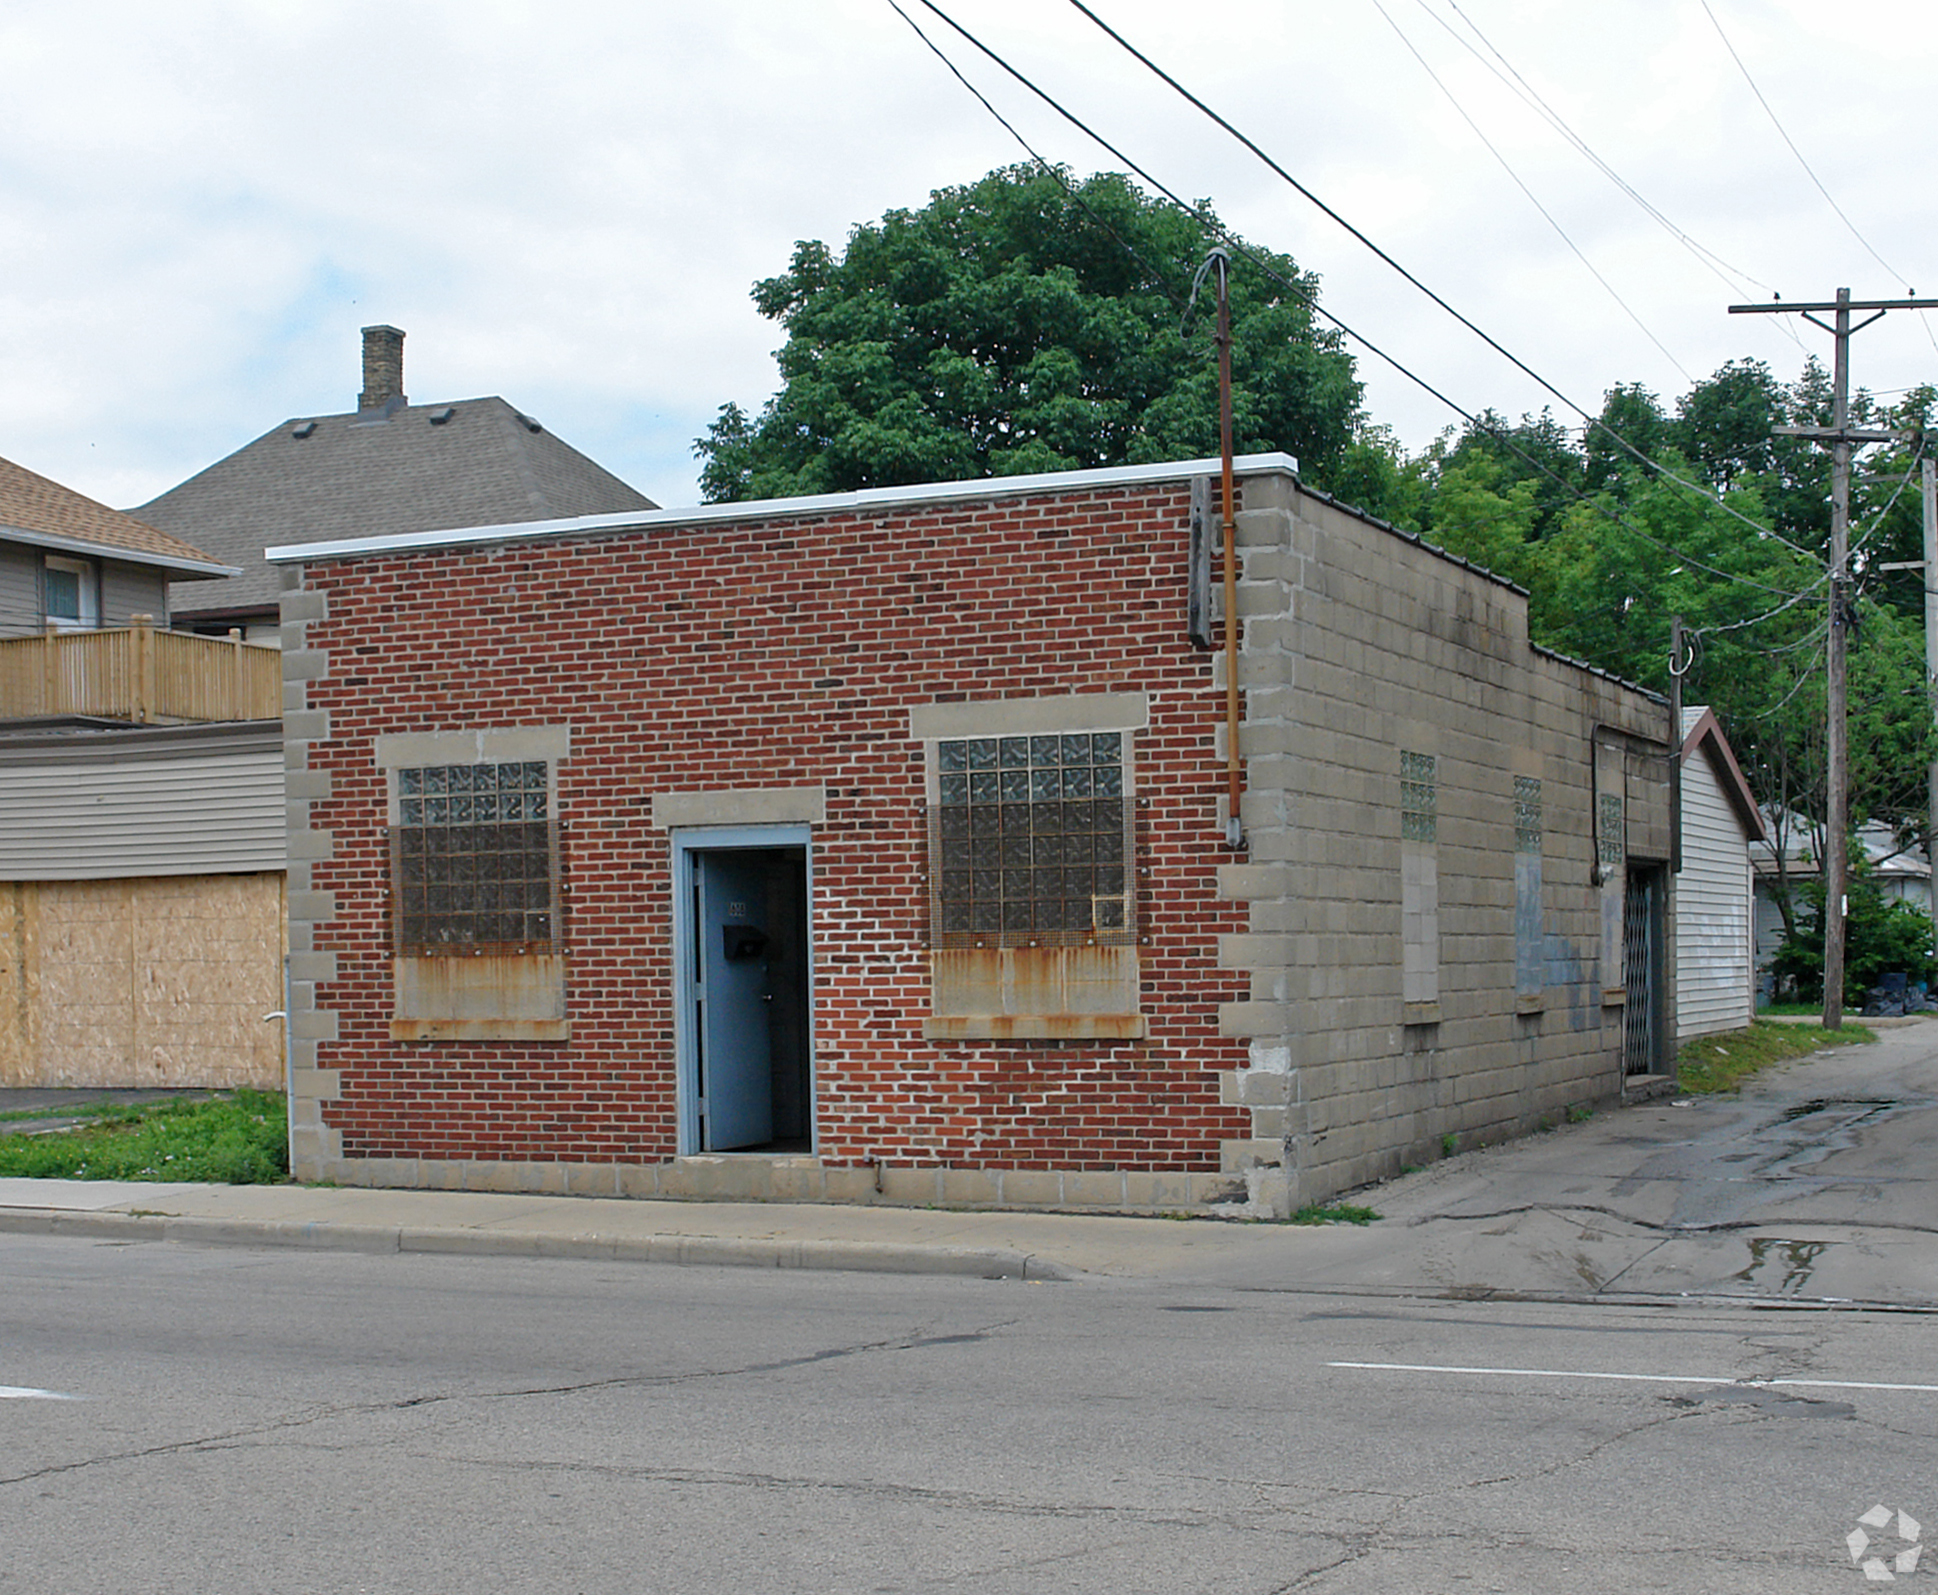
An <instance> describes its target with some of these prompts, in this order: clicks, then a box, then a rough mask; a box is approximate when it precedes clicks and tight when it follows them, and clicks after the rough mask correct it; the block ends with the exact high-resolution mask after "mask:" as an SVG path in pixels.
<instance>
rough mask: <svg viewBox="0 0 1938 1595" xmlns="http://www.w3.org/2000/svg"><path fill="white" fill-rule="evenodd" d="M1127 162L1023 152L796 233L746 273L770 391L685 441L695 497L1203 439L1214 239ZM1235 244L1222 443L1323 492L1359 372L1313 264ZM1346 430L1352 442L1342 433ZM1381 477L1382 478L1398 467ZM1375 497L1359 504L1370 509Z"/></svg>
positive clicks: (807, 487)
mask: <svg viewBox="0 0 1938 1595" xmlns="http://www.w3.org/2000/svg"><path fill="white" fill-rule="evenodd" d="M1216 231H1217V228H1216V219H1215V217H1213V216H1212V214H1211V212H1210V211H1209V209H1205V210H1203V211H1202V213H1201V214H1199V215H1196V216H1192V215H1185V214H1183V213H1181V212H1180V211H1178V210H1177V209H1176V208H1175V207H1173V206H1170V205H1168V204H1165V203H1162V202H1160V201H1157V200H1153V199H1151V198H1149V197H1148V196H1146V195H1145V194H1143V193H1142V192H1141V191H1140V190H1139V189H1138V188H1137V187H1136V186H1135V185H1134V184H1132V183H1131V182H1130V181H1129V180H1128V179H1126V178H1124V177H1121V176H1114V175H1108V174H1106V175H1099V176H1095V177H1091V178H1088V179H1086V180H1084V181H1082V182H1077V181H1075V180H1074V179H1071V178H1070V177H1069V176H1068V174H1062V175H1061V177H1059V176H1054V175H1051V174H1050V173H1047V172H1044V171H1041V170H1039V169H1037V168H1035V167H1029V166H1016V167H1010V168H1007V169H1004V170H1001V171H996V172H992V173H990V174H989V175H988V176H987V177H984V178H982V179H981V180H980V181H978V182H975V183H971V184H969V185H967V186H965V187H960V188H943V189H938V190H937V191H936V192H935V193H934V194H933V195H932V196H931V198H930V201H929V203H928V205H926V206H925V207H924V208H923V209H921V210H919V211H908V210H893V211H889V212H888V213H887V214H886V215H884V216H883V217H882V219H881V220H880V221H879V222H874V223H869V224H865V225H863V226H859V227H857V228H855V229H854V231H853V232H852V233H851V234H850V235H849V238H848V244H847V248H846V250H845V251H843V252H842V253H841V254H839V255H837V254H836V253H835V252H834V251H833V250H831V249H829V248H828V246H827V245H826V244H824V243H820V242H816V241H806V242H802V243H799V244H797V245H796V246H795V249H794V255H793V259H792V261H791V262H790V263H789V266H788V269H787V270H786V271H785V272H784V273H782V274H781V275H780V276H778V277H770V278H768V279H766V280H765V281H763V282H760V283H758V284H756V285H755V288H754V292H753V298H754V303H755V306H756V307H757V308H758V309H759V311H760V313H761V314H762V315H764V316H766V317H768V318H769V319H770V320H773V321H777V322H779V323H780V324H781V326H783V327H784V328H785V329H786V331H787V340H786V342H785V343H784V344H783V346H782V347H781V348H780V349H779V350H778V351H777V353H776V359H777V360H778V362H779V365H780V373H781V379H782V386H781V389H780V391H779V392H778V393H776V394H775V395H774V396H773V397H772V398H771V399H769V400H768V401H767V403H766V404H765V405H764V406H763V407H762V409H761V411H760V413H759V414H758V415H753V416H750V415H749V414H748V413H747V412H746V411H744V410H742V409H741V408H740V407H739V406H738V405H734V404H728V405H724V406H722V408H721V411H720V413H719V415H718V416H717V417H716V419H715V420H714V422H713V423H712V425H711V426H710V427H709V428H708V430H707V434H706V436H704V437H702V438H700V439H699V440H698V441H697V443H696V444H695V451H696V453H698V454H699V456H700V457H701V459H702V461H703V462H704V463H703V466H702V469H701V473H700V485H701V491H702V494H703V495H704V497H705V498H706V499H707V500H708V501H709V502H719V501H722V500H728V499H744V498H767V497H777V496H785V495H789V494H797V493H826V492H842V491H849V490H853V489H857V488H866V487H882V486H892V485H896V484H901V483H908V482H922V481H950V480H959V479H963V478H970V477H980V476H1008V475H1016V474H1020V473H1027V472H1034V471H1059V470H1071V469H1079V468H1082V467H1086V466H1103V465H1117V464H1136V463H1141V462H1146V461H1153V460H1166V459H1180V458H1192V457H1197V456H1204V455H1210V454H1215V453H1216V452H1217V451H1218V374H1217V361H1216V355H1215V350H1214V347H1213V342H1212V326H1213V314H1214V312H1213V303H1212V299H1211V296H1210V293H1209V290H1207V291H1206V293H1205V295H1204V296H1203V297H1202V298H1201V299H1200V301H1199V303H1198V305H1197V307H1196V309H1195V311H1194V313H1193V314H1192V316H1191V317H1190V318H1189V321H1188V332H1189V337H1188V339H1187V338H1186V337H1182V336H1180V327H1181V325H1187V323H1186V319H1185V316H1184V310H1185V305H1186V302H1187V298H1188V295H1189V291H1190V285H1191V280H1192V277H1193V274H1194V273H1195V272H1196V270H1197V268H1198V266H1199V264H1200V262H1201V261H1202V260H1203V258H1204V256H1205V253H1206V250H1207V247H1208V245H1209V244H1210V243H1211V242H1212V241H1213V239H1214V237H1215V236H1216ZM1251 253H1252V254H1255V255H1257V256H1258V257H1259V258H1260V259H1262V260H1264V261H1267V262H1269V264H1270V265H1271V267H1272V270H1273V272H1275V273H1276V274H1277V276H1278V277H1280V278H1283V279H1285V281H1287V282H1290V283H1292V284H1295V285H1296V287H1295V288H1293V289H1288V288H1287V287H1286V286H1284V284H1283V283H1282V282H1280V281H1277V280H1275V279H1274V277H1273V276H1271V275H1268V274H1267V273H1266V272H1265V271H1263V270H1261V269H1259V267H1257V266H1254V265H1253V264H1252V263H1251V262H1250V261H1249V260H1247V259H1246V258H1245V256H1244V254H1243V253H1240V252H1236V251H1235V252H1234V255H1233V262H1232V269H1231V303H1232V332H1233V354H1232V368H1233V373H1232V374H1233V412H1234V427H1233V430H1234V442H1235V445H1236V447H1237V449H1238V451H1239V452H1240V453H1250V452H1258V451H1267V450H1283V451H1285V452H1287V453H1290V454H1292V455H1294V456H1296V457H1297V458H1298V459H1299V461H1300V464H1301V466H1302V468H1303V469H1304V471H1305V472H1306V474H1307V476H1308V479H1309V480H1311V481H1312V482H1313V483H1314V484H1315V485H1318V486H1321V487H1323V486H1325V485H1326V484H1327V482H1328V481H1329V479H1330V475H1331V473H1332V472H1334V471H1335V470H1337V469H1340V468H1342V467H1346V466H1348V465H1350V466H1351V468H1352V469H1351V470H1350V471H1349V472H1348V474H1349V475H1352V476H1353V478H1354V480H1355V481H1360V480H1365V481H1374V482H1377V481H1378V480H1380V476H1379V467H1380V465H1381V455H1382V446H1381V442H1380V440H1379V438H1378V437H1377V436H1375V435H1367V436H1365V437H1361V415H1360V388H1359V383H1358V380H1357V378H1356V376H1355V375H1354V370H1353V363H1352V360H1351V358H1350V357H1349V356H1348V355H1347V354H1346V352H1345V350H1344V349H1343V348H1342V347H1341V343H1340V339H1339V336H1338V334H1337V333H1335V332H1332V331H1329V330H1327V329H1325V328H1323V327H1321V326H1319V325H1317V324H1316V323H1315V320H1314V316H1313V312H1312V309H1311V305H1310V303H1309V301H1310V300H1312V299H1315V298H1316V296H1317V293H1318V282H1317V279H1316V278H1314V277H1312V276H1311V275H1309V274H1306V273H1302V272H1300V271H1299V269H1298V268H1297V267H1296V266H1295V265H1294V264H1293V262H1292V261H1291V260H1289V259H1287V258H1286V257H1284V256H1280V255H1272V254H1270V253H1269V252H1267V251H1264V250H1253V251H1251ZM1356 439H1359V441H1361V442H1362V443H1363V445H1364V447H1362V448H1361V449H1360V450H1359V451H1358V452H1357V453H1356V454H1353V455H1352V456H1351V457H1350V459H1349V450H1351V449H1352V448H1353V445H1354V444H1355V440H1356ZM1395 486H1397V481H1396V483H1395ZM1376 512H1377V511H1376Z"/></svg>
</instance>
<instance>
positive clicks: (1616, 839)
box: [1598, 792, 1628, 865]
mask: <svg viewBox="0 0 1938 1595" xmlns="http://www.w3.org/2000/svg"><path fill="white" fill-rule="evenodd" d="M1601 799H1602V806H1601V807H1602V811H1601V826H1600V830H1601V835H1600V837H1599V838H1598V842H1599V848H1598V855H1599V857H1600V859H1601V861H1602V863H1604V864H1608V865H1615V864H1619V863H1621V862H1622V860H1623V858H1624V857H1626V856H1627V852H1628V849H1627V847H1626V845H1625V838H1624V837H1623V835H1622V829H1623V827H1622V800H1621V797H1620V795H1619V794H1617V793H1614V792H1604V793H1602V795H1601Z"/></svg>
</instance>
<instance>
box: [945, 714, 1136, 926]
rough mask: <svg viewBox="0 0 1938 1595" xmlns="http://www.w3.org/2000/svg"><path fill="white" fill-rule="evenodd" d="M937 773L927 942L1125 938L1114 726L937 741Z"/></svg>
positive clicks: (1125, 836)
mask: <svg viewBox="0 0 1938 1595" xmlns="http://www.w3.org/2000/svg"><path fill="white" fill-rule="evenodd" d="M936 779H937V798H938V801H937V802H936V804H935V806H934V808H933V809H932V810H931V812H930V828H931V837H930V858H931V861H932V862H931V869H930V881H931V897H932V899H933V904H932V907H933V924H934V932H935V940H936V944H937V945H938V946H946V947H974V946H994V947H1002V946H1032V945H1036V946H1045V945H1065V946H1074V945H1083V944H1086V943H1101V944H1111V945H1128V944H1129V943H1130V942H1131V941H1132V940H1133V939H1134V924H1133V920H1134V909H1133V901H1132V891H1131V874H1130V871H1131V819H1132V811H1131V804H1130V801H1129V795H1128V793H1127V792H1126V790H1125V786H1126V782H1125V738H1124V733H1122V732H1121V731H1099V732H1079V733H1072V734H1065V735H1056V736H1014V737H971V738H967V739H965V740H962V741H956V742H939V743H937V744H936Z"/></svg>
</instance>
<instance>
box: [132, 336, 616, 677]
mask: <svg viewBox="0 0 1938 1595" xmlns="http://www.w3.org/2000/svg"><path fill="white" fill-rule="evenodd" d="M363 382H364V386H363V392H362V393H361V394H360V395H359V397H358V400H357V408H356V410H355V411H353V412H351V413H349V414H344V415H322V416H309V417H297V418H295V419H292V420H288V421H285V422H283V423H282V424H281V425H280V426H277V427H274V428H272V429H271V430H270V431H268V432H265V433H264V434H263V435H262V436H261V437H259V438H257V439H256V440H255V442H253V443H250V444H248V445H246V446H245V447H243V448H240V449H238V450H237V451H236V452H235V453H234V454H231V455H230V456H229V457H228V458H227V459H224V460H218V461H217V462H216V463H215V464H214V465H211V466H210V467H209V468H208V469H207V470H206V471H203V472H201V473H200V474H198V475H196V476H192V477H190V478H189V479H188V480H187V481H186V482H183V483H182V484H181V485H180V486H178V487H174V488H171V489H169V491H168V492H166V493H163V494H162V495H161V496H160V497H159V498H155V499H151V500H150V501H149V502H148V503H146V504H144V505H142V506H141V507H140V508H139V509H136V510H133V511H131V513H132V514H134V515H136V516H139V517H140V518H141V519H143V520H146V521H150V522H152V523H153V524H154V525H156V526H159V527H161V528H163V529H164V530H166V531H170V532H174V533H176V534H178V535H179V536H182V537H186V538H191V539H193V540H194V541H195V542H196V544H197V545H198V546H200V547H202V548H206V549H209V550H210V551H212V552H214V553H216V554H219V555H220V556H221V557H222V558H223V559H224V560H226V561H228V563H229V564H231V565H234V566H236V567H239V569H238V573H237V574H235V575H233V576H231V577H229V578H228V579H227V580H225V581H219V582H213V583H204V584H200V585H198V586H197V587H196V588H195V589H193V590H192V591H186V590H185V591H181V592H178V593H177V594H176V598H175V621H176V625H177V626H178V627H180V628H182V629H185V630H189V631H199V632H206V633H210V634H213V635H217V636H220V635H224V634H226V633H227V631H228V630H229V628H230V627H232V626H233V627H239V628H241V629H242V631H243V633H244V635H245V636H246V637H247V638H248V639H249V641H251V642H264V643H270V644H274V643H275V642H276V641H277V616H276V573H275V571H274V570H273V569H271V567H270V566H269V564H268V562H267V561H266V560H265V559H264V558H263V550H264V549H265V548H267V547H268V546H270V545H271V544H273V543H292V542H311V541H316V540H318V539H332V538H339V537H378V536H384V535H387V534H393V533H398V532H419V531H428V530H430V529H432V528H444V527H452V526H484V525H496V524H498V523H501V522H505V521H531V520H549V519H554V518H557V517H561V516H575V515H597V514H604V513H607V512H610V511H615V510H649V509H651V508H653V503H652V500H650V499H648V498H646V497H644V496H643V495H641V494H639V493H637V492H635V491H634V490H633V489H632V488H630V487H628V486H627V485H626V484H625V483H624V482H622V481H620V480H619V478H618V477H616V476H614V475H612V474H611V473H610V472H609V471H606V470H604V469H602V468H601V467H600V466H598V465H596V464H594V463H593V462H592V461H591V460H589V459H587V458H586V457H585V456H584V455H583V454H581V453H579V452H578V450H577V449H574V448H572V447H571V446H570V445H569V444H566V443H564V442H561V441H560V440H559V439H558V438H556V437H554V436H553V435H552V434H551V433H550V432H548V431H546V430H545V428H544V427H543V426H541V425H540V424H539V423H538V422H537V421H535V420H533V419H532V417H530V416H529V415H525V414H523V413H522V412H520V411H518V410H515V409H513V408H512V406H511V405H509V404H507V403H506V402H505V401H504V400H503V399H499V398H488V399H460V400H458V401H456V402H455V403H446V404H417V405H413V404H409V403H407V402H406V400H405V397H404V335H403V333H401V332H399V331H398V330H397V329H396V328H395V327H365V328H364V329H363Z"/></svg>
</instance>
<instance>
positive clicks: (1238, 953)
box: [1218, 932, 1297, 969]
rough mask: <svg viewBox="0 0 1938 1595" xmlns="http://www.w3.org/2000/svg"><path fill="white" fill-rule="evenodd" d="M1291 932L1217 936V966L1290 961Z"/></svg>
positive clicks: (1277, 964) (1279, 965) (1265, 965)
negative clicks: (1283, 933) (1286, 934)
mask: <svg viewBox="0 0 1938 1595" xmlns="http://www.w3.org/2000/svg"><path fill="white" fill-rule="evenodd" d="M1296 940H1297V938H1296V937H1292V936H1260V935H1256V934H1252V933H1249V932H1240V933H1232V934H1227V935H1223V936H1220V937H1219V938H1218V967H1219V968H1220V969H1283V968H1286V967H1287V966H1289V965H1290V964H1291V963H1292V962H1293V943H1294V942H1295V941H1296Z"/></svg>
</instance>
